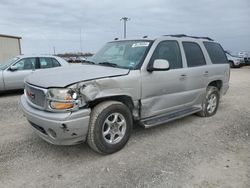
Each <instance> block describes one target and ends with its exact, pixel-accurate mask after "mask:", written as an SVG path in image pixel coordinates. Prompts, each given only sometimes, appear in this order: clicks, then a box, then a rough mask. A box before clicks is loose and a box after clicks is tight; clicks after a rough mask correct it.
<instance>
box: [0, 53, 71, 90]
mask: <svg viewBox="0 0 250 188" xmlns="http://www.w3.org/2000/svg"><path fill="white" fill-rule="evenodd" d="M68 65H69V64H68V62H67V61H65V60H64V59H62V58H60V57H57V56H48V55H42V56H26V55H21V56H17V57H15V58H14V59H12V60H10V61H9V62H6V63H4V64H0V91H6V90H15V89H22V88H24V78H25V77H26V76H28V75H29V74H32V73H34V72H36V71H38V70H42V69H48V68H54V67H60V66H68Z"/></svg>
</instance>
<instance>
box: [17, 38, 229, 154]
mask: <svg viewBox="0 0 250 188" xmlns="http://www.w3.org/2000/svg"><path fill="white" fill-rule="evenodd" d="M229 71H230V68H229V64H228V61H227V58H226V55H225V53H224V50H223V49H222V47H221V46H220V45H219V44H218V43H216V42H214V41H213V40H212V39H210V38H206V37H192V36H186V35H168V36H162V37H160V38H157V39H148V38H144V39H137V40H115V41H112V42H109V43H107V44H106V45H105V46H104V47H103V48H102V49H101V50H100V51H99V52H98V53H96V54H95V55H94V56H93V58H92V59H91V61H86V62H85V63H84V64H82V65H78V66H72V67H69V68H67V69H65V68H63V67H62V68H56V69H53V70H51V71H49V70H48V71H46V72H45V71H44V72H37V73H34V74H32V75H31V76H29V77H28V78H26V80H25V92H24V95H23V96H22V97H21V107H22V109H23V112H24V114H25V116H26V118H27V119H28V121H29V122H30V124H31V126H32V127H33V128H34V130H35V132H36V133H37V134H38V135H39V136H40V137H41V138H43V139H44V140H46V141H48V142H50V143H52V144H57V145H72V144H77V143H80V142H83V141H87V142H88V144H89V146H90V147H91V148H92V149H94V150H95V151H97V152H100V153H105V154H110V153H113V152H116V151H118V150H120V149H121V148H122V147H123V146H124V145H125V144H126V142H127V141H128V139H129V137H130V133H131V130H132V127H133V123H134V122H137V123H138V124H141V125H142V126H144V127H145V128H148V127H152V126H156V125H160V124H163V123H166V122H169V121H171V120H175V119H177V118H181V117H184V116H187V115H190V114H194V113H196V114H198V115H199V116H202V117H208V116H212V115H214V114H215V113H216V111H217V108H218V105H219V100H220V97H221V96H222V95H224V94H225V93H226V92H227V90H228V87H229V85H228V82H229V75H230V72H229Z"/></svg>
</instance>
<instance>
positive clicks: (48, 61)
mask: <svg viewBox="0 0 250 188" xmlns="http://www.w3.org/2000/svg"><path fill="white" fill-rule="evenodd" d="M59 66H61V65H60V63H59V62H58V61H57V60H56V59H55V58H51V57H39V68H40V69H48V68H53V67H59Z"/></svg>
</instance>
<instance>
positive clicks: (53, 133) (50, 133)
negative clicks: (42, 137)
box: [48, 129, 56, 138]
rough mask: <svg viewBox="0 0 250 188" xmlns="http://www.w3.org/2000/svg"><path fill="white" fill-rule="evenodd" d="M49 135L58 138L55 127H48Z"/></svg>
mask: <svg viewBox="0 0 250 188" xmlns="http://www.w3.org/2000/svg"><path fill="white" fill-rule="evenodd" d="M48 135H49V136H50V137H51V138H56V132H55V131H54V130H53V129H48Z"/></svg>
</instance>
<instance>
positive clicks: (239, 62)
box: [225, 52, 245, 68]
mask: <svg viewBox="0 0 250 188" xmlns="http://www.w3.org/2000/svg"><path fill="white" fill-rule="evenodd" d="M225 53H226V55H227V59H228V62H229V64H230V67H231V68H240V67H242V66H244V65H245V61H244V59H243V58H242V57H239V56H235V55H232V54H230V53H229V52H225Z"/></svg>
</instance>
